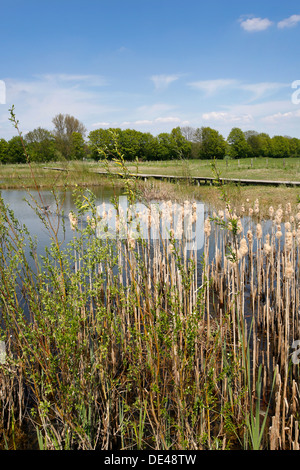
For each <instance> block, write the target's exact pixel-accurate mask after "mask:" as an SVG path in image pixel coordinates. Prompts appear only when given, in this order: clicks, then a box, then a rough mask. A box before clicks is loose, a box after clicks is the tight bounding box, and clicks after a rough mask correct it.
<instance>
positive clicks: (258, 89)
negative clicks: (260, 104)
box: [239, 82, 291, 101]
mask: <svg viewBox="0 0 300 470" xmlns="http://www.w3.org/2000/svg"><path fill="white" fill-rule="evenodd" d="M290 86H291V85H290V83H288V84H287V83H278V82H260V83H250V84H248V83H245V84H240V85H239V88H240V89H242V90H245V91H250V92H251V93H252V98H251V101H254V100H258V99H259V98H262V97H265V96H270V95H271V94H273V93H276V92H277V91H279V90H281V89H283V88H288V87H289V88H290Z"/></svg>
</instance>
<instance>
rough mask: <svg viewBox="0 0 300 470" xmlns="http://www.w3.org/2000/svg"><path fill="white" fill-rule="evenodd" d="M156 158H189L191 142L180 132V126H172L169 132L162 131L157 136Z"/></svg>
mask: <svg viewBox="0 0 300 470" xmlns="http://www.w3.org/2000/svg"><path fill="white" fill-rule="evenodd" d="M157 143H158V146H157V159H158V160H175V159H179V158H189V157H190V154H191V144H190V142H188V141H187V140H186V139H185V138H184V137H183V135H182V134H181V131H180V128H179V127H176V128H174V129H173V130H172V131H171V132H170V133H168V132H162V133H160V134H158V136H157Z"/></svg>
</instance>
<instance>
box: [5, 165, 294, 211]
mask: <svg viewBox="0 0 300 470" xmlns="http://www.w3.org/2000/svg"><path fill="white" fill-rule="evenodd" d="M266 164H267V162H266V159H256V160H253V168H251V160H249V159H243V160H241V161H240V163H238V161H236V160H231V161H229V162H228V165H227V164H226V162H225V161H222V160H221V161H217V167H218V169H219V171H220V176H221V177H224V178H225V177H228V178H243V179H253V178H256V179H269V180H290V181H297V180H299V179H300V173H299V165H300V163H299V160H298V159H289V160H286V162H285V167H283V165H284V163H283V160H282V159H268V168H267V167H266ZM57 168H59V169H63V170H64V171H59V170H57ZM110 169H111V171H112V172H114V171H119V168H118V167H117V165H113V164H111V166H110ZM136 169H137V168H136V166H135V165H133V164H130V163H129V164H128V170H130V171H132V172H136ZM99 170H102V171H103V170H104V166H103V165H101V163H95V162H81V161H77V162H55V163H48V164H36V163H35V164H32V171H31V169H30V167H29V166H28V165H1V166H0V189H9V188H11V189H12V188H32V187H36V185H37V186H38V187H40V188H44V189H46V188H57V189H59V188H62V187H69V188H73V187H75V186H76V185H77V186H79V187H89V188H93V187H95V186H101V185H107V184H110V185H113V186H115V187H118V188H122V187H124V182H123V181H122V180H121V179H119V178H117V177H116V178H113V179H111V178H110V179H107V178H106V177H103V176H101V175H99V174H97V173H96V172H97V171H99ZM138 171H139V173H145V174H163V175H175V176H176V175H178V176H182V175H183V176H209V177H212V176H214V174H213V172H212V167H211V161H207V160H190V161H181V160H179V161H167V162H144V163H139V165H138ZM32 172H33V174H34V178H33V175H32ZM139 187H140V189H141V191H142V193H143V195H144V196H145V197H146V199H151V198H152V199H172V200H173V201H184V199H185V198H186V197H189V198H190V199H196V200H202V201H204V202H208V203H211V204H212V205H213V206H215V207H218V206H219V205H220V198H219V191H218V189H216V188H215V187H213V186H205V185H203V186H201V187H197V186H194V185H189V184H186V183H180V182H179V183H168V182H165V181H164V182H160V181H154V180H153V181H150V180H148V181H147V182H143V181H140V182H139ZM226 188H227V192H228V197H229V198H230V200H231V201H232V203H233V204H234V205H236V206H237V207H238V206H240V201H246V200H247V199H249V200H250V201H252V202H253V201H255V199H256V198H257V196H258V195H259V196H260V200H261V208H262V211H263V210H264V208H265V209H266V211H267V210H268V207H269V206H270V205H278V204H280V203H282V204H285V203H287V202H291V203H296V202H298V200H299V198H300V189H299V188H289V187H285V186H280V187H275V186H274V187H269V186H268V187H264V186H240V185H235V184H228V185H227V186H226Z"/></svg>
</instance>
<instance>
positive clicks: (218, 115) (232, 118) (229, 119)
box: [202, 111, 253, 124]
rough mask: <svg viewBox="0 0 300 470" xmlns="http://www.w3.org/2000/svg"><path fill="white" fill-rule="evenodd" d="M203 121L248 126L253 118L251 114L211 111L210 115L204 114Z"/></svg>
mask: <svg viewBox="0 0 300 470" xmlns="http://www.w3.org/2000/svg"><path fill="white" fill-rule="evenodd" d="M202 119H204V121H212V122H214V121H216V122H220V121H221V122H226V123H236V124H237V123H238V124H250V123H252V122H253V116H252V115H251V114H241V115H238V114H232V113H229V112H224V111H212V112H210V113H204V114H203V115H202Z"/></svg>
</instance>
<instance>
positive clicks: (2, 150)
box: [0, 139, 8, 163]
mask: <svg viewBox="0 0 300 470" xmlns="http://www.w3.org/2000/svg"><path fill="white" fill-rule="evenodd" d="M7 151H8V143H7V141H6V140H5V139H0V163H6V162H7V160H8V155H7Z"/></svg>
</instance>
